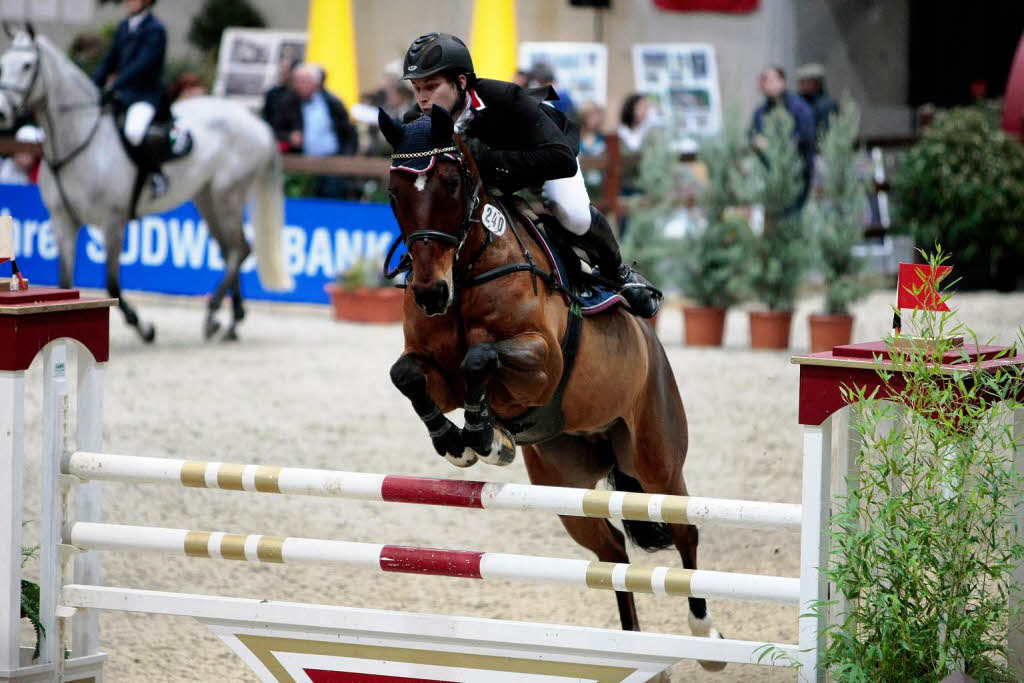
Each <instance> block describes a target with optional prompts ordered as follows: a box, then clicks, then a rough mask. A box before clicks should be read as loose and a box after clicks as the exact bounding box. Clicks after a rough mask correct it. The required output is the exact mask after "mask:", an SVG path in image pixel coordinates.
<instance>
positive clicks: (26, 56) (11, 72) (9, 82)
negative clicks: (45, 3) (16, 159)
mask: <svg viewBox="0 0 1024 683" xmlns="http://www.w3.org/2000/svg"><path fill="white" fill-rule="evenodd" d="M3 29H4V31H5V32H6V33H7V35H8V36H9V37H10V38H12V39H13V42H12V43H11V47H10V48H8V50H7V52H5V53H4V54H3V56H2V57H0V129H5V128H11V127H12V126H14V125H15V124H16V123H17V120H18V118H20V117H21V115H22V114H24V113H25V112H26V111H28V109H29V108H30V107H32V106H33V105H35V104H36V103H37V102H38V101H39V100H41V99H42V98H43V97H44V96H45V93H44V92H43V88H42V84H41V83H40V78H39V70H40V69H41V68H42V65H41V64H40V61H41V58H40V52H39V45H38V43H36V33H35V30H34V29H33V28H32V24H26V25H25V28H24V30H21V31H17V32H14V31H13V30H12V29H11V27H10V25H9V24H8V23H7V22H4V23H3Z"/></svg>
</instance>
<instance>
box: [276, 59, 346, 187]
mask: <svg viewBox="0 0 1024 683" xmlns="http://www.w3.org/2000/svg"><path fill="white" fill-rule="evenodd" d="M321 83H322V77H321V73H320V71H319V70H318V69H317V68H316V67H314V66H312V65H310V64H303V65H302V66H300V67H298V68H296V69H295V71H294V73H293V74H292V83H291V92H290V93H289V94H288V96H287V97H285V98H284V100H283V101H282V102H281V106H280V107H279V110H278V112H277V121H276V123H275V125H274V130H275V131H277V135H278V138H279V139H280V140H282V141H284V142H286V143H287V145H288V151H291V152H301V153H302V154H305V155H307V156H335V155H339V154H354V153H355V150H356V146H357V139H356V130H355V127H354V126H353V125H352V124H351V123H350V122H349V118H348V112H347V111H345V105H343V104H342V103H341V100H339V99H338V98H337V97H335V96H334V95H332V94H331V93H330V92H328V91H327V90H326V89H325V88H323V87H322V86H321ZM345 191H346V184H345V182H344V180H343V179H342V178H336V177H330V176H319V177H318V178H317V189H316V196H318V197H342V196H344V195H345Z"/></svg>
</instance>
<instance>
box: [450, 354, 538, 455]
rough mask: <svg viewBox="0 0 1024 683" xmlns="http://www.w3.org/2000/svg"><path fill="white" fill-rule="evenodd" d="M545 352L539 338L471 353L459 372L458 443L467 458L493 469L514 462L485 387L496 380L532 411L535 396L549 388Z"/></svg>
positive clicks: (513, 444)
mask: <svg viewBox="0 0 1024 683" xmlns="http://www.w3.org/2000/svg"><path fill="white" fill-rule="evenodd" d="M548 351H549V347H548V343H547V341H546V340H545V339H544V337H543V336H541V335H539V334H524V335H520V336H517V337H513V338H512V339H507V340H504V341H500V342H481V343H479V344H474V345H473V346H471V347H470V349H469V351H468V352H467V353H466V357H465V358H464V359H463V361H462V366H461V369H462V375H463V377H465V380H466V406H465V408H466V426H465V427H464V428H463V430H462V443H463V444H464V445H465V446H466V453H467V455H470V454H473V453H475V454H477V455H479V456H480V459H481V460H483V461H484V462H486V463H488V464H491V465H508V464H510V463H511V462H512V461H513V460H514V459H515V457H516V442H515V439H514V438H513V437H512V435H511V434H510V433H509V432H508V431H507V430H506V429H505V428H503V427H502V426H500V425H498V424H497V420H496V419H495V416H494V410H493V409H492V407H491V401H490V397H489V396H488V391H487V389H488V385H489V384H490V382H491V381H492V379H494V378H495V377H496V376H499V375H500V376H501V379H502V383H503V384H504V385H505V388H506V389H507V390H508V391H509V393H510V394H511V395H512V396H513V397H515V398H516V399H518V400H520V401H522V402H523V403H524V404H526V405H536V404H537V403H538V400H537V399H538V397H537V396H536V395H534V394H536V393H537V390H538V388H540V389H541V390H543V388H544V387H545V386H546V385H547V383H548V378H549V373H548V372H547V367H546V366H547V362H548ZM524 390H525V393H524Z"/></svg>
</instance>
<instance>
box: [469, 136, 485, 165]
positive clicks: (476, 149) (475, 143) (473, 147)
mask: <svg viewBox="0 0 1024 683" xmlns="http://www.w3.org/2000/svg"><path fill="white" fill-rule="evenodd" d="M466 147H468V148H469V153H470V154H472V155H473V159H477V160H482V159H483V158H484V157H485V156H487V153H488V152H490V151H491V148H490V147H489V146H488V145H487V144H485V143H484V142H482V141H481V140H480V138H467V139H466Z"/></svg>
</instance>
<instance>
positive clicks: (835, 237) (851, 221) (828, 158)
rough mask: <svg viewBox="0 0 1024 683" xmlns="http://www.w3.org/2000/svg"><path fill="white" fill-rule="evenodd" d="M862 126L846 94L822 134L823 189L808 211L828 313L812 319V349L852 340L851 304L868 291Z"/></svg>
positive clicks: (808, 207)
mask: <svg viewBox="0 0 1024 683" xmlns="http://www.w3.org/2000/svg"><path fill="white" fill-rule="evenodd" d="M859 127H860V111H859V110H858V108H857V105H856V103H855V102H853V100H852V99H850V98H848V97H846V98H843V103H842V106H841V107H840V109H839V114H838V115H833V116H832V121H831V125H830V126H829V128H828V130H827V131H826V132H825V134H824V135H822V136H821V143H820V150H821V157H822V161H823V163H822V165H821V171H822V183H821V192H820V194H819V195H818V196H817V197H815V198H814V200H812V201H811V203H810V204H808V205H807V215H806V218H807V224H808V226H809V228H810V229H811V231H812V234H813V236H814V241H815V244H816V246H817V251H818V263H819V264H820V268H821V270H822V273H823V275H824V277H825V312H824V313H817V314H812V315H811V316H810V318H809V319H808V322H809V324H810V328H811V352H812V353H814V352H818V351H829V350H831V349H832V347H834V346H839V345H841V344H849V343H850V336H851V334H852V331H853V316H851V315H850V304H851V303H853V302H854V301H857V300H859V299H862V298H864V296H866V295H867V293H868V288H867V286H866V285H865V284H864V283H863V282H862V280H861V279H860V277H859V276H860V272H861V270H862V268H863V259H862V258H858V257H857V256H855V255H854V253H853V249H854V247H855V246H857V245H858V244H860V243H861V241H862V239H863V228H862V223H863V217H864V209H865V205H866V203H867V195H866V187H865V185H864V182H863V181H862V180H861V178H860V175H859V173H858V168H857V151H856V149H855V146H854V145H855V143H856V140H857V135H858V132H859V130H858V129H859Z"/></svg>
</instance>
